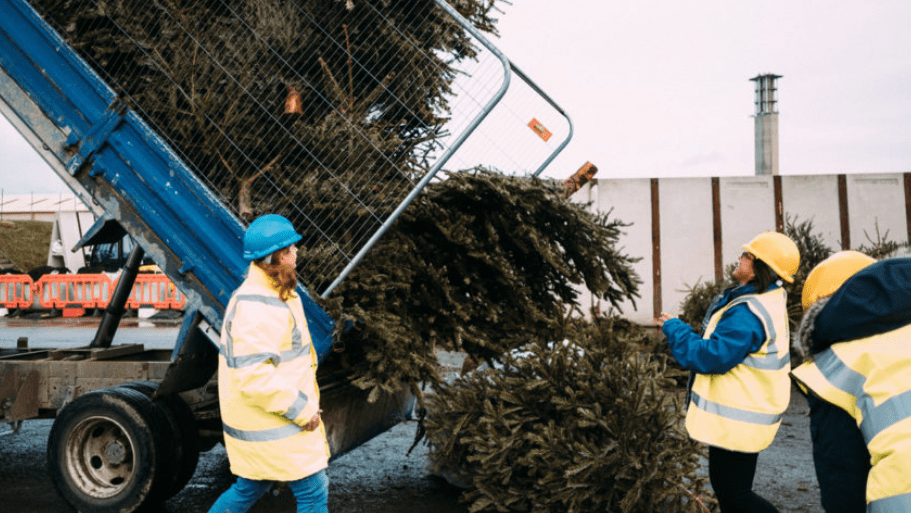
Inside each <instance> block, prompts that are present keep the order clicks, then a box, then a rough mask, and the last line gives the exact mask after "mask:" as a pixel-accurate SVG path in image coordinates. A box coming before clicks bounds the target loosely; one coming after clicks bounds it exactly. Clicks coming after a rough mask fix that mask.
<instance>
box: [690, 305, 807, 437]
mask: <svg viewBox="0 0 911 513" xmlns="http://www.w3.org/2000/svg"><path fill="white" fill-rule="evenodd" d="M786 303H787V294H786V293H785V291H784V290H783V289H781V288H776V289H773V290H770V291H767V292H764V293H762V294H747V295H744V296H740V297H739V298H737V299H735V300H733V301H731V302H730V303H729V304H727V305H725V306H724V307H722V308H720V309H719V310H718V311H717V312H715V314H714V315H712V318H711V319H709V323H708V325H707V326H706V330H705V333H704V334H703V337H705V338H708V337H709V336H711V334H712V332H713V331H715V328H716V327H717V326H718V322H719V321H720V320H721V317H722V316H723V315H724V313H725V312H726V311H727V310H728V309H730V308H732V307H734V306H736V305H740V304H746V305H747V306H748V307H749V308H750V311H752V312H753V314H754V315H756V317H757V318H759V320H760V321H761V322H762V326H763V328H764V329H765V335H766V338H765V341H764V342H763V343H762V345H761V346H760V347H759V349H758V350H756V351H755V352H753V353H750V354H749V355H747V357H746V358H744V360H743V362H741V363H739V364H738V365H737V366H736V367H734V368H733V369H731V370H729V371H728V372H727V373H725V374H697V375H696V379H695V380H694V381H693V388H692V390H691V393H690V404H689V407H688V409H687V412H686V429H687V432H688V433H689V435H690V437H691V438H693V439H694V440H698V441H700V442H703V443H706V444H709V445H712V446H715V447H720V448H722V449H727V450H731V451H739V452H759V451H761V450H763V449H765V448H766V447H768V446H769V445H770V444H771V443H772V440H774V439H775V433H777V432H778V426H779V425H781V417H782V414H784V412H785V410H787V409H788V402H789V401H790V399H791V380H790V378H789V377H788V372H789V371H790V370H791V354H790V352H789V349H788V342H789V339H790V336H789V332H788V316H787V307H786Z"/></svg>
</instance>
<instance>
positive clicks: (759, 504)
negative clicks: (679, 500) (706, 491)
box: [709, 447, 778, 513]
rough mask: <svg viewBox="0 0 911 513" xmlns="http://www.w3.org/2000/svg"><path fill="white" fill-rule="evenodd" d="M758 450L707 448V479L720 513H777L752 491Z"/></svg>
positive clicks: (768, 503)
mask: <svg viewBox="0 0 911 513" xmlns="http://www.w3.org/2000/svg"><path fill="white" fill-rule="evenodd" d="M758 458H759V453H755V452H736V451H728V450H726V449H721V448H718V447H709V480H710V481H711V482H712V489H714V490H715V497H717V498H718V505H719V506H721V513H777V512H778V510H777V509H776V508H775V506H772V504H771V503H770V502H769V501H767V500H765V499H763V498H762V497H760V496H759V495H756V494H755V493H753V476H755V475H756V460H757V459H758Z"/></svg>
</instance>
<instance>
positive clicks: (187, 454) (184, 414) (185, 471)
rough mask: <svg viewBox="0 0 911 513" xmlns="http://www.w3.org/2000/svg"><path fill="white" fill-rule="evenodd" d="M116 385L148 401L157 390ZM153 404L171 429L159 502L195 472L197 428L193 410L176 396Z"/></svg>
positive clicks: (139, 384) (144, 384) (141, 384)
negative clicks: (137, 393)
mask: <svg viewBox="0 0 911 513" xmlns="http://www.w3.org/2000/svg"><path fill="white" fill-rule="evenodd" d="M118 386H119V387H123V388H130V389H133V390H137V391H139V392H142V393H143V394H145V395H146V396H147V397H150V398H151V397H152V395H153V394H154V393H155V391H156V390H158V383H156V382H154V381H131V382H129V383H123V384H121V385H118ZM153 404H154V405H155V406H156V407H157V408H159V409H160V410H161V413H162V414H163V415H164V416H165V418H167V420H168V424H169V426H170V430H169V431H168V436H169V439H170V440H171V444H172V445H171V448H170V453H169V454H168V455H166V456H167V457H168V461H167V463H166V464H165V466H166V467H167V468H166V470H164V471H163V472H164V473H165V476H166V477H165V479H168V480H169V482H168V483H167V484H166V485H164V486H163V488H162V493H161V495H160V499H161V500H167V499H169V498H171V497H173V496H174V495H175V494H176V493H177V492H179V491H181V490H183V488H184V487H185V486H186V485H187V483H189V482H190V479H191V478H192V477H193V474H194V473H195V472H196V466H197V465H198V464H199V452H200V442H199V429H198V428H197V426H196V417H194V416H193V411H192V410H191V409H190V407H189V406H188V405H187V403H186V402H185V401H184V400H183V399H181V397H180V396H179V395H177V394H173V395H169V396H168V397H165V398H161V399H156V400H155V401H153ZM162 468H165V467H162Z"/></svg>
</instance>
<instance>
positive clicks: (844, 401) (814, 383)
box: [791, 325, 911, 513]
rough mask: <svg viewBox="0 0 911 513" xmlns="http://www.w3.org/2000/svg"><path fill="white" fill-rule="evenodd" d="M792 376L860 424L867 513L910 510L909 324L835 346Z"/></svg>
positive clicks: (910, 390) (910, 391)
mask: <svg viewBox="0 0 911 513" xmlns="http://www.w3.org/2000/svg"><path fill="white" fill-rule="evenodd" d="M791 375H792V376H794V379H795V380H797V382H798V384H799V385H801V386H803V387H805V388H808V389H810V390H812V391H813V392H814V393H815V394H816V395H818V396H819V397H820V398H822V399H824V400H825V401H827V402H829V403H832V404H834V405H835V406H838V407H839V408H841V409H843V410H845V411H846V412H848V413H849V414H850V415H851V416H852V417H854V420H855V421H857V426H858V427H859V428H860V432H861V434H862V435H863V437H864V440H865V441H866V443H867V449H869V451H870V464H871V468H870V473H869V475H868V477H867V511H868V512H869V513H885V512H893V511H911V325H909V326H904V327H902V328H899V329H897V330H893V331H890V332H887V333H882V334H879V335H875V336H872V337H868V338H864V339H857V340H853V341H850V342H840V343H838V344H833V345H832V347H830V348H829V349H826V350H825V351H822V352H820V353H819V354H817V355H816V356H815V357H814V360H813V361H812V362H807V363H804V364H803V365H801V366H800V367H797V368H796V369H794V372H792V373H791Z"/></svg>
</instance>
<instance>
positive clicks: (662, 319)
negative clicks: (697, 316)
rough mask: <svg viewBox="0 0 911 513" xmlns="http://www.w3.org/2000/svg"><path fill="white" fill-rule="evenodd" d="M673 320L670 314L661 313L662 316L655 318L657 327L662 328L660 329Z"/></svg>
mask: <svg viewBox="0 0 911 513" xmlns="http://www.w3.org/2000/svg"><path fill="white" fill-rule="evenodd" d="M671 318H672V317H671V316H670V315H669V314H666V313H664V312H661V314H660V315H658V317H655V325H656V326H658V327H659V328H660V327H662V326H664V323H665V322H667V321H668V320H670V319H671Z"/></svg>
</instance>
